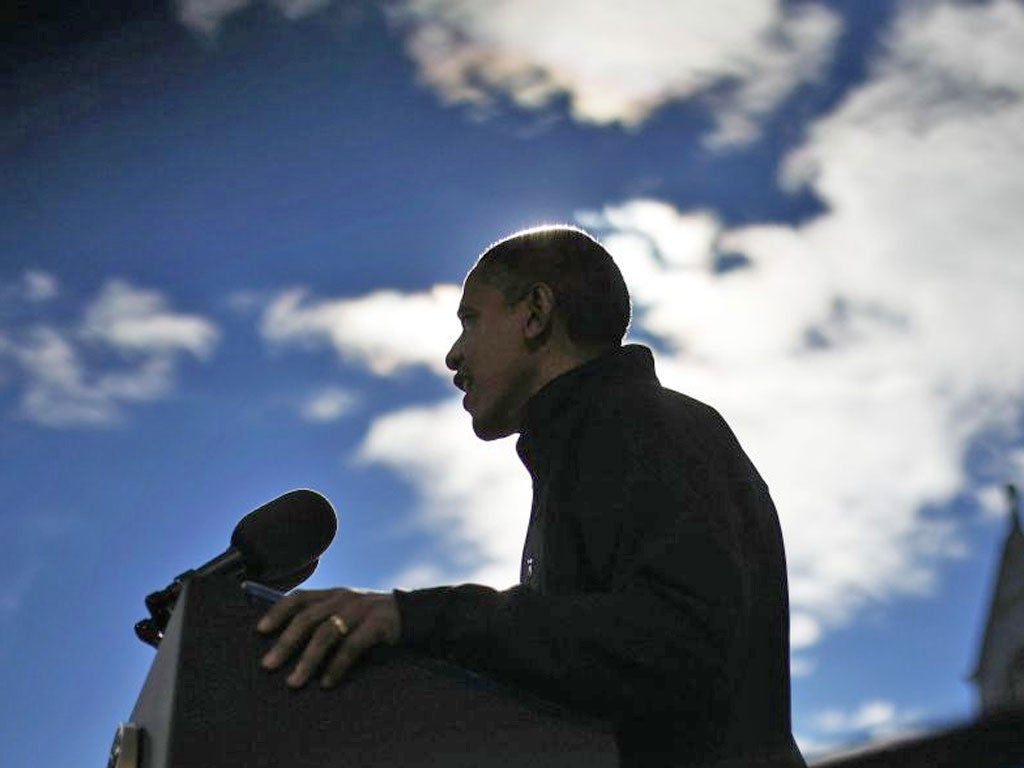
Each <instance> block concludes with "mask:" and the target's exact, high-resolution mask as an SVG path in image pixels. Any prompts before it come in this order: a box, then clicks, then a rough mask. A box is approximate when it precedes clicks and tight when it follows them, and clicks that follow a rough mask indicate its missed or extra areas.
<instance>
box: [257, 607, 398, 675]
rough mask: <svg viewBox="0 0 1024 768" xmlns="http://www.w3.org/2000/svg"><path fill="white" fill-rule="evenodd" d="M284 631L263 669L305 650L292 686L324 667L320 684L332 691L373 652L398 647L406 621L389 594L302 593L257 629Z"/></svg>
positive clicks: (270, 614) (273, 611)
mask: <svg viewBox="0 0 1024 768" xmlns="http://www.w3.org/2000/svg"><path fill="white" fill-rule="evenodd" d="M282 627H283V628H284V630H283V631H282V632H281V636H280V637H278V639H277V642H276V643H275V644H274V646H273V647H272V648H271V649H270V650H269V651H267V653H266V655H265V656H264V657H263V662H262V663H263V666H264V667H266V668H267V669H277V668H278V667H280V666H281V665H282V664H284V663H285V662H286V661H288V659H290V658H291V657H292V656H294V655H295V654H296V653H298V652H299V651H301V654H300V655H299V660H298V663H296V665H295V669H293V670H292V673H291V674H290V675H289V676H288V679H287V682H288V685H290V686H292V687H293V688H300V687H302V686H303V685H305V684H306V682H307V681H308V680H309V678H310V676H312V675H313V674H314V673H316V672H317V670H319V669H321V668H322V670H323V675H322V676H321V678H320V684H321V685H322V686H323V687H324V688H330V687H331V686H333V685H334V684H335V683H337V682H338V680H340V679H341V677H342V675H344V674H345V672H346V671H348V668H349V667H351V666H352V664H354V663H355V661H356V660H357V659H358V658H359V657H360V656H362V655H363V654H364V653H365V652H366V651H367V650H369V649H370V648H372V647H373V646H375V645H380V644H387V645H394V644H395V643H397V642H398V638H399V637H400V636H401V633H402V620H401V615H400V614H399V612H398V605H397V604H396V603H395V598H394V596H393V595H391V594H390V593H388V592H358V591H354V590H351V589H343V588H340V589H317V590H309V591H303V590H299V591H296V592H294V593H292V594H291V595H289V596H288V597H286V598H284V599H282V600H280V601H279V602H277V603H275V604H274V606H273V607H272V608H271V609H270V610H269V611H267V612H266V614H264V616H263V618H262V619H260V620H259V623H258V624H257V625H256V629H258V630H259V631H260V632H263V633H264V634H270V633H272V632H276V631H278V630H279V629H281V628H282ZM325 664H326V666H324V665H325Z"/></svg>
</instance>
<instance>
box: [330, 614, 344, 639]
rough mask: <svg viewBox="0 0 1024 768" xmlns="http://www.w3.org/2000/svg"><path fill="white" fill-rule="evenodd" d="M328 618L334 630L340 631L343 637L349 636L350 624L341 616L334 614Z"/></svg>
mask: <svg viewBox="0 0 1024 768" xmlns="http://www.w3.org/2000/svg"><path fill="white" fill-rule="evenodd" d="M327 618H329V619H330V620H331V624H333V625H334V628H335V629H337V630H338V633H339V634H340V635H341V636H342V637H344V636H345V635H347V634H348V624H346V623H345V620H344V619H343V618H341V616H339V615H338V614H336V613H332V614H331V615H330V616H328V617H327Z"/></svg>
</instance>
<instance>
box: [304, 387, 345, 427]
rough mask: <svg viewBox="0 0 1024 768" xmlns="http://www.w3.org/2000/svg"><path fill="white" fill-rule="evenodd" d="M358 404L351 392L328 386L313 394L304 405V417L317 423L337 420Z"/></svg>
mask: <svg viewBox="0 0 1024 768" xmlns="http://www.w3.org/2000/svg"><path fill="white" fill-rule="evenodd" d="M355 404H356V397H355V395H353V394H352V393H351V392H349V391H348V390H345V389H339V388H337V387H327V388H325V389H321V390H320V391H319V392H315V393H314V394H312V395H311V396H310V397H309V398H308V399H307V400H306V402H305V403H303V405H302V418H303V419H305V420H306V421H311V422H315V423H321V424H322V423H327V422H331V421H337V420H338V419H340V418H341V417H342V416H344V415H345V414H347V413H349V412H350V411H351V410H352V408H353V406H355Z"/></svg>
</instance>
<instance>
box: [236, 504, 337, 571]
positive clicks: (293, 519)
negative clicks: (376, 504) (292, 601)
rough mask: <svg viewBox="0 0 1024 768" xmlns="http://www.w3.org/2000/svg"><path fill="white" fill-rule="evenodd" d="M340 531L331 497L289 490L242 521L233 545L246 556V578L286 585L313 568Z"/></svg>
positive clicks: (243, 557)
mask: <svg viewBox="0 0 1024 768" xmlns="http://www.w3.org/2000/svg"><path fill="white" fill-rule="evenodd" d="M337 530H338V518H337V516H336V515H335V514H334V508H333V507H332V506H331V502H329V501H328V500H327V499H326V498H324V497H323V496H321V495H320V494H319V493H317V492H316V491H310V490H304V489H303V490H297V491H289V492H288V493H285V494H283V495H281V496H278V497H277V498H276V499H274V500H273V501H268V502H267V503H266V504H264V505H263V506H262V507H259V508H258V509H254V510H253V511H252V512H250V513H249V514H248V515H246V516H245V517H243V518H242V519H241V520H239V521H238V525H236V526H235V530H234V532H233V533H232V534H231V546H232V547H234V548H235V549H237V550H238V551H239V552H240V553H241V555H242V559H243V560H244V562H245V578H247V579H251V580H252V581H262V582H264V583H269V584H273V583H275V582H278V586H284V585H285V583H287V582H288V581H289V580H290V579H291V578H297V579H298V580H297V581H296V583H299V582H301V581H302V580H303V579H305V578H306V577H307V576H309V574H311V573H312V572H313V569H314V568H316V561H317V560H318V559H319V558H320V555H322V554H323V553H324V550H326V549H327V547H329V546H330V544H331V541H332V540H333V539H334V534H335V532H336V531H337ZM311 564H312V565H311ZM306 569H308V571H307V570H306ZM293 586H294V585H293Z"/></svg>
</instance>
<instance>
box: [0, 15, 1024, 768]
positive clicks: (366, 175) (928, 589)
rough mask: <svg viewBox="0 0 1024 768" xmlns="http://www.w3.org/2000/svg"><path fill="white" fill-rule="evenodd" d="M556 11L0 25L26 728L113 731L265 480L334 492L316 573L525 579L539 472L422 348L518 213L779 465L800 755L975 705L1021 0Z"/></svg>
mask: <svg viewBox="0 0 1024 768" xmlns="http://www.w3.org/2000/svg"><path fill="white" fill-rule="evenodd" d="M550 5H551V4H544V3H539V2H533V1H532V0H508V1H507V2H502V3H493V4H482V3H472V2H466V1H458V0H394V1H393V2H387V3H380V4H375V3H368V2H362V3H330V2H326V0H274V2H255V1H254V2H245V0H184V1H183V2H181V3H178V4H175V5H173V6H168V7H166V8H164V7H161V6H157V7H156V8H154V9H153V10H152V11H151V12H149V13H143V14H138V15H135V16H132V17H131V18H128V19H125V20H116V21H115V20H114V19H113V18H108V17H96V18H93V19H92V21H91V26H78V27H76V26H75V25H76V24H79V25H84V22H82V21H81V20H80V19H79V20H77V21H76V20H75V19H73V18H72V17H71V16H70V15H69V16H68V17H67V20H62V19H60V17H59V15H58V16H57V21H56V22H54V21H51V22H48V23H45V24H44V23H39V24H38V25H36V26H31V25H26V27H25V29H23V30H21V31H20V32H18V33H17V34H15V35H14V36H13V37H12V40H11V43H10V47H9V50H10V51H11V52H12V56H11V59H12V60H13V62H14V64H15V66H14V68H13V73H12V75H11V77H10V78H9V81H10V84H11V87H10V88H9V89H8V92H9V99H8V104H9V106H8V107H7V108H6V109H5V110H4V114H3V120H2V124H0V141H2V142H3V150H4V166H5V170H6V172H5V175H4V185H5V195H4V204H3V209H2V226H0V459H2V466H3V473H2V475H0V525H2V529H3V530H4V531H5V533H6V535H5V536H4V537H2V540H0V659H2V661H3V663H2V665H0V670H2V671H0V688H2V689H3V690H4V692H5V694H6V695H5V697H4V702H3V704H2V705H0V706H2V707H3V709H2V710H0V736H2V737H3V741H4V743H5V744H8V745H13V746H9V750H11V749H12V750H13V752H10V751H9V752H8V753H7V754H10V755H11V756H12V758H13V763H12V764H15V765H20V764H28V762H29V761H30V760H32V759H34V758H35V757H36V756H37V755H38V754H40V753H41V752H45V753H46V754H47V755H48V756H49V760H48V761H49V762H50V764H52V765H55V766H65V765H66V766H72V765H76V766H77V765H79V764H81V761H82V760H83V759H88V760H93V761H95V760H100V759H102V758H103V756H104V755H105V754H106V750H107V747H108V745H109V741H110V738H111V736H112V734H113V730H114V727H115V725H116V724H117V722H118V721H119V720H123V719H125V718H126V717H127V715H128V713H129V712H130V711H131V708H132V705H133V702H134V699H135V696H136V694H137V692H138V689H139V687H140V686H141V683H142V680H143V679H144V676H145V673H146V670H147V668H148V665H149V663H150V661H151V660H152V655H153V654H152V651H151V649H149V648H148V647H146V646H143V645H142V644H141V643H139V642H138V641H137V640H136V639H135V638H134V635H133V632H132V625H133V623H134V622H135V620H137V619H138V618H140V617H141V615H142V613H143V606H142V598H143V596H144V595H145V594H146V593H147V592H149V591H151V590H153V589H156V588H158V587H161V586H163V585H164V584H165V583H166V582H167V581H168V579H169V578H170V577H172V576H173V575H174V574H176V573H178V572H180V571H182V570H185V569H186V568H188V567H190V566H193V565H196V564H198V563H200V562H203V561H205V560H206V559H208V558H209V557H212V556H213V555H215V554H217V553H218V552H220V551H221V549H223V548H224V546H225V545H226V543H227V539H228V537H229V535H230V532H231V529H232V527H233V526H234V523H235V521H236V520H237V519H238V518H239V517H241V516H242V515H243V514H245V513H246V512H248V511H249V510H251V509H253V508H255V507H257V506H259V505H260V504H261V503H263V502H264V501H266V500H268V499H270V498H272V497H274V496H276V495H278V494H280V493H282V492H284V491H286V490H289V489H292V488H296V487H310V488H315V489H318V490H320V491H321V492H323V493H324V494H325V495H327V496H328V497H329V498H330V499H331V500H332V501H333V502H334V504H335V506H336V507H337V510H338V514H339V518H340V530H339V535H338V538H337V540H336V541H335V543H334V545H333V546H332V547H331V549H330V550H329V552H328V554H327V555H326V556H325V558H324V559H323V562H322V564H321V567H320V569H319V571H318V572H317V574H316V575H315V576H314V578H313V579H312V580H311V582H310V584H313V585H332V584H355V585H361V586H368V587H376V588H389V587H392V586H404V587H413V586H419V585H422V586H425V585H429V584H435V583H447V582H452V581H466V580H474V581H480V582H485V583H490V584H493V585H495V586H499V587H500V586H507V585H509V584H511V583H512V582H513V581H514V580H515V579H516V577H517V574H518V566H517V560H518V556H519V552H520V549H521V544H522V535H523V532H524V531H525V525H526V518H527V514H528V508H529V486H528V481H527V479H526V475H525V472H524V471H523V470H522V468H521V467H520V466H519V465H518V463H517V459H516V457H515V454H514V451H513V447H512V444H511V442H510V441H507V440H506V441H499V442H497V443H493V444H486V445H485V444H482V443H479V442H478V441H476V440H475V438H474V437H473V435H472V432H471V429H470V425H469V423H468V419H467V418H466V416H465V414H464V413H463V412H462V411H461V408H460V407H459V403H458V398H457V397H456V392H455V391H454V388H453V387H452V386H451V382H450V378H449V374H448V373H447V372H445V371H444V369H443V363H442V358H443V355H444V352H445V351H446V349H447V348H448V346H449V344H450V343H451V341H452V340H453V339H454V336H455V334H456V333H457V331H456V328H457V324H456V322H455V319H454V309H455V304H456V303H457V299H458V292H459V291H458V286H459V283H460V282H461V279H462V277H463V275H464V273H465V270H466V269H467V268H468V266H469V265H470V264H471V262H472V260H473V259H474V258H475V256H476V254H477V253H478V252H479V251H480V250H482V249H483V248H484V247H485V246H486V245H487V244H488V243H489V242H491V241H492V240H494V239H496V238H498V237H500V236H502V235H504V234H507V233H509V232H511V231H514V230H516V229H518V228H521V227H524V226H529V225H534V224H538V223H543V222H574V223H578V224H582V225H584V226H586V227H588V228H590V229H591V230H592V231H593V232H594V233H595V234H597V235H599V236H600V237H602V238H603V239H604V241H605V242H606V244H607V245H608V246H609V248H610V250H611V251H612V253H613V254H614V255H615V256H616V258H617V260H618V261H619V263H620V265H621V267H622V269H623V272H624V273H625V276H626V278H627V282H629V284H630V287H631V289H632V291H633V295H634V304H635V319H634V324H633V328H632V331H631V334H632V337H633V338H634V339H635V340H640V341H643V342H645V343H648V344H650V345H651V346H652V347H653V348H654V349H655V352H656V358H657V362H658V369H659V373H660V375H661V378H662V380H663V382H664V383H666V384H667V385H669V386H672V387H674V388H676V389H679V390H681V391H685V392H687V393H689V394H692V395H694V396H696V397H698V398H701V399H704V400H706V401H708V402H710V403H712V404H713V405H715V406H716V407H718V408H719V410H721V411H722V412H723V414H724V415H725V416H726V418H727V419H728V420H729V422H730V423H731V424H732V426H733V428H734V429H735V431H736V432H737V433H738V435H739V438H740V440H741V442H743V444H744V445H745V446H746V448H747V449H748V452H749V453H750V454H751V456H752V457H753V458H754V460H755V462H756V463H757V465H758V466H759V468H760V469H761V471H762V473H763V474H764V475H765V477H766V479H767V480H768V483H769V485H770V486H771V488H772V491H773V495H774V497H775V499H776V502H777V504H778V506H779V510H780V516H781V519H782V524H783V528H784V532H785V535H786V542H787V552H788V556H789V564H790V578H791V594H792V605H793V647H794V651H793V665H794V673H795V676H794V682H793V694H794V725H795V729H796V732H797V735H798V738H799V739H800V741H801V743H802V744H803V745H804V746H805V748H807V749H810V750H814V749H825V750H827V749H830V748H834V747H835V746H837V745H842V744H848V743H854V742H859V741H863V740H865V739H869V738H875V737H883V736H885V735H887V734H892V733H894V732H900V731H905V730H909V729H915V728H920V727H931V726H933V725H935V724H942V723H947V722H951V721H956V720H959V719H963V718H967V717H970V716H971V715H972V713H973V711H974V700H973V693H972V691H971V689H970V687H969V685H968V684H967V683H966V682H965V678H966V676H967V675H968V674H969V672H970V669H971V665H972V664H973V662H974V658H975V652H976V647H977V643H978V639H979V637H978V635H979V632H980V629H981V622H982V620H983V614H984V609H985V606H986V602H987V600H988V590H989V585H990V579H991V576H992V572H993V570H994V567H995V561H994V557H995V555H996V552H997V548H998V546H999V543H1000V542H1001V538H1002V536H1003V533H1004V530H1005V513H1004V511H1003V506H1002V502H1001V497H1000V494H999V492H998V486H999V485H1000V484H1002V483H1004V482H1007V481H1010V480H1016V481H1018V482H1019V481H1021V480H1022V479H1024V478H1022V476H1024V417H1022V408H1021V406H1022V404H1024V348H1022V346H1021V344H1020V328H1021V327H1024V301H1022V299H1024V266H1022V261H1021V257H1020V247H1019V244H1020V242H1021V239H1022V236H1024V224H1022V223H1021V219H1020V215H1019V211H1020V210H1021V204H1022V203H1024V184H1022V182H1021V179H1024V152H1022V149H1024V147H1022V138H1021V137H1022V133H1021V130H1020V126H1021V125H1022V124H1024V75H1022V74H1021V73H1022V72H1024V67H1021V66H1019V65H1020V53H1019V51H1020V50H1022V46H1024V10H1022V7H1021V5H1020V4H1019V3H1015V2H1012V1H1011V0H995V1H993V2H962V3H958V2H939V0H933V1H925V0H922V1H920V2H916V1H911V0H908V1H907V2H884V1H882V0H871V1H861V2H852V1H851V2H813V1H811V0H808V1H807V2H770V1H768V0H730V2H724V1H722V2H717V3H715V4H707V3H698V2H678V1H675V2H657V1H656V0H645V2H635V3H632V4H629V9H628V10H626V8H625V5H624V4H619V3H586V4H584V3H577V2H564V3H560V4H558V7H557V8H551V7H549V6H550ZM584 6H585V9H584ZM19 34H20V37H19V36H18V35H19ZM55 729H59V731H60V734H61V738H59V739H54V738H53V736H54V730H55ZM5 759H6V758H5Z"/></svg>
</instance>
